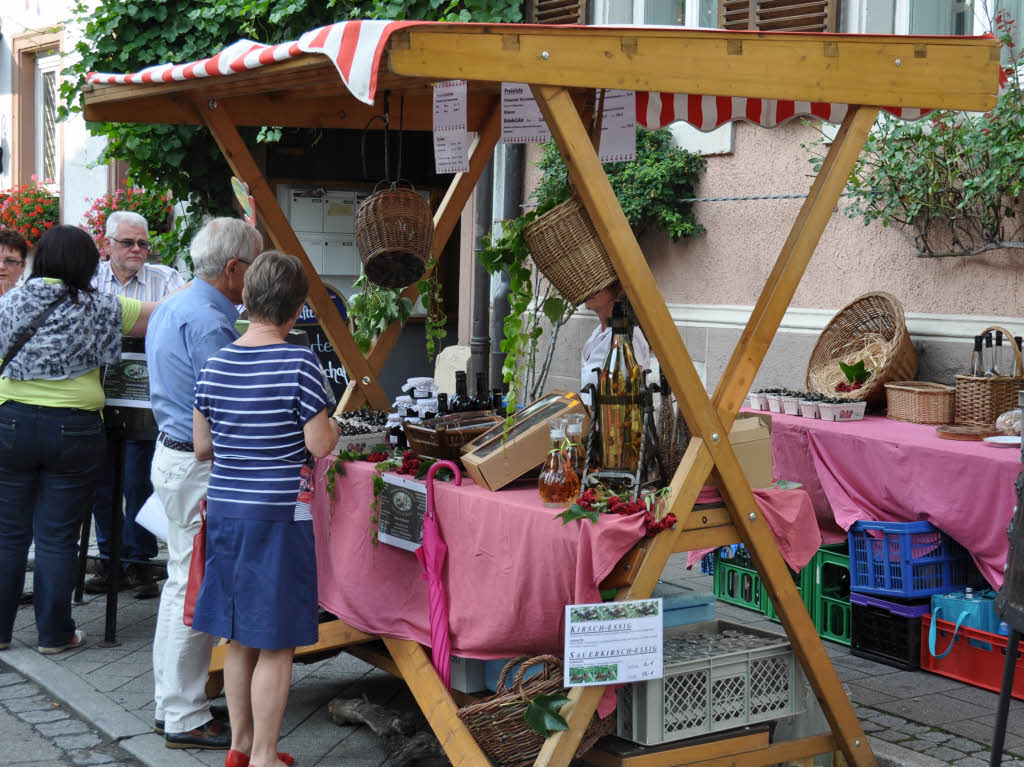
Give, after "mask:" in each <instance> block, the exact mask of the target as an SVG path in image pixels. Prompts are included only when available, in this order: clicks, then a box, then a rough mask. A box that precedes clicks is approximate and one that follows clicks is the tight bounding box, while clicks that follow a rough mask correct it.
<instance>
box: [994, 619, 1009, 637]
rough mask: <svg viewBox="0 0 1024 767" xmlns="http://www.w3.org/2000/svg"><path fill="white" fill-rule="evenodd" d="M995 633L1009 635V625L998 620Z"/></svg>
mask: <svg viewBox="0 0 1024 767" xmlns="http://www.w3.org/2000/svg"><path fill="white" fill-rule="evenodd" d="M996 633H998V634H1002V635H1003V636H1004V637H1005V636H1009V635H1010V626H1009V624H1008V623H1007V622H1006V621H1000V622H999V628H998V629H996Z"/></svg>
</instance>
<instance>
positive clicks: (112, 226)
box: [105, 210, 149, 238]
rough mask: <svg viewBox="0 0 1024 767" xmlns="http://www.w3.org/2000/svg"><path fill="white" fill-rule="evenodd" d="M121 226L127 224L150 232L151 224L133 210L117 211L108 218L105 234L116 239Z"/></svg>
mask: <svg viewBox="0 0 1024 767" xmlns="http://www.w3.org/2000/svg"><path fill="white" fill-rule="evenodd" d="M121 224H127V225H128V226H137V227H140V228H141V229H142V230H143V231H145V232H148V231H149V224H148V223H147V222H146V219H145V218H144V217H143V216H141V215H139V214H138V213H136V212H135V211H133V210H115V211H114V212H113V213H111V214H110V215H109V216H107V228H106V230H105V234H106V236H107V237H111V238H113V237H116V236H117V229H118V227H119V226H121Z"/></svg>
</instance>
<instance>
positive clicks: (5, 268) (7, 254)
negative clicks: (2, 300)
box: [0, 229, 28, 295]
mask: <svg viewBox="0 0 1024 767" xmlns="http://www.w3.org/2000/svg"><path fill="white" fill-rule="evenodd" d="M27 255H28V243H27V242H26V241H25V238H24V237H22V236H21V235H20V234H19V233H18V232H16V231H14V230H13V229H0V295H3V294H4V293H6V292H7V291H8V290H10V289H11V288H13V287H14V286H15V284H16V283H17V282H18V280H19V279H20V278H21V274H22V272H24V271H25V257H26V256H27Z"/></svg>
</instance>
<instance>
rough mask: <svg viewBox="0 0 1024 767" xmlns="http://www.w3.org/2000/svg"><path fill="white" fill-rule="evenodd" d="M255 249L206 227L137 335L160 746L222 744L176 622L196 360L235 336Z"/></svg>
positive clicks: (205, 659) (228, 227) (226, 733)
mask: <svg viewBox="0 0 1024 767" xmlns="http://www.w3.org/2000/svg"><path fill="white" fill-rule="evenodd" d="M262 249H263V238H262V237H261V236H260V234H259V232H257V231H256V230H255V229H254V228H253V227H251V226H250V225H249V224H247V223H245V222H244V221H241V220H239V219H234V218H215V219H213V220H212V221H210V222H209V223H207V224H206V225H205V226H204V227H203V228H202V229H201V230H200V231H199V233H198V234H197V235H196V236H195V239H193V240H192V245H191V248H190V251H191V255H192V263H193V269H194V272H195V280H194V281H193V282H192V284H191V285H190V286H189V287H188V289H187V290H182V291H180V292H178V293H176V294H174V295H172V296H170V297H169V298H167V299H166V300H165V301H163V302H162V303H161V304H160V306H159V307H158V308H157V309H156V311H154V312H153V316H152V317H150V319H149V327H148V329H147V331H146V360H147V362H148V363H149V387H150V399H151V400H152V403H153V415H154V416H155V418H156V423H157V427H158V428H159V430H160V434H159V436H158V437H157V445H156V451H155V452H154V455H153V468H152V473H151V478H152V480H153V489H154V490H155V491H156V494H157V496H158V497H159V498H160V501H161V502H162V503H163V506H164V509H165V510H166V512H167V520H168V535H167V582H166V584H165V585H164V588H163V591H162V593H161V595H160V610H159V612H158V614H157V624H156V636H155V637H154V640H153V678H154V686H155V688H156V692H155V698H156V710H155V711H154V717H155V721H154V729H155V730H156V731H157V732H163V734H164V741H165V745H166V746H167V747H168V748H217V749H226V748H228V747H229V746H230V745H231V731H230V728H229V727H228V726H227V725H226V724H225V723H223V722H221V721H219V720H217V719H214V718H213V717H212V715H211V713H210V703H209V700H208V699H207V697H206V677H207V671H208V669H209V665H210V652H211V650H212V649H213V642H214V638H213V637H212V636H210V635H209V634H203V633H200V632H198V631H193V630H192V629H191V628H189V627H188V626H186V625H185V624H184V623H183V622H182V616H183V614H184V608H185V590H186V587H187V585H188V571H189V566H190V563H191V561H192V540H193V538H194V537H195V534H196V533H197V532H199V527H200V524H201V520H200V516H199V503H200V501H202V500H203V499H204V498H205V497H206V486H207V484H208V483H209V480H210V462H208V461H197V460H196V457H195V451H194V449H193V446H192V407H193V400H194V393H195V385H196V379H197V378H198V377H199V372H200V371H201V370H202V369H203V366H204V365H205V364H206V361H207V360H208V359H209V358H210V357H211V356H212V355H213V353H214V352H216V351H217V350H218V349H221V348H222V347H224V346H227V345H228V344H230V343H231V342H233V341H234V340H235V339H236V338H238V333H237V331H236V330H235V320H236V319H237V318H238V309H237V308H236V307H237V305H238V304H240V303H241V302H242V280H243V278H244V276H245V272H246V270H247V269H248V268H249V264H251V263H252V262H253V260H254V259H255V258H256V256H258V255H259V253H260V251H261V250H262Z"/></svg>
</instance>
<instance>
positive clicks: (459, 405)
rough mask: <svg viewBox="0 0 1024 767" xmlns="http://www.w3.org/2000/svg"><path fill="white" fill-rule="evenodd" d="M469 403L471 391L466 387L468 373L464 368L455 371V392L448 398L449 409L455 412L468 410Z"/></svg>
mask: <svg viewBox="0 0 1024 767" xmlns="http://www.w3.org/2000/svg"><path fill="white" fill-rule="evenodd" d="M468 404H469V393H468V389H467V388H466V373H465V371H463V370H456V371H455V394H453V395H452V396H451V398H450V399H449V400H448V409H449V410H450V411H451V412H453V413H464V412H466V409H467V407H466V406H467V405H468Z"/></svg>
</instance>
